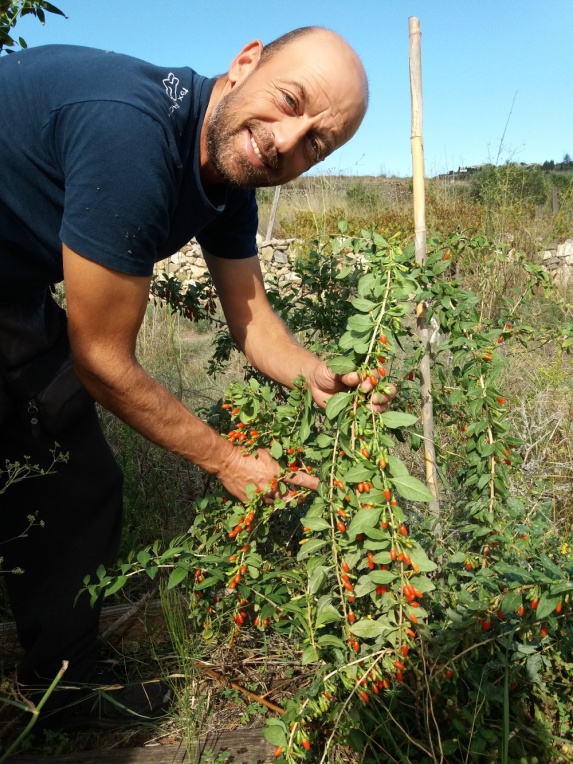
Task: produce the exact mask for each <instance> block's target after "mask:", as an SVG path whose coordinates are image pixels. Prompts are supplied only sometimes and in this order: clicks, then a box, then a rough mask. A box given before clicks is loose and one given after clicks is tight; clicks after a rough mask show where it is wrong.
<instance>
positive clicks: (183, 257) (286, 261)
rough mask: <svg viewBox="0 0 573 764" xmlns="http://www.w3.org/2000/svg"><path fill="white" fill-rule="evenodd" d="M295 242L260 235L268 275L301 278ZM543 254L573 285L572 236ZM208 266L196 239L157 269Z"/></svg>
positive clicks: (180, 273) (194, 273) (187, 279)
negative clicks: (294, 264)
mask: <svg viewBox="0 0 573 764" xmlns="http://www.w3.org/2000/svg"><path fill="white" fill-rule="evenodd" d="M296 244H297V240H296V239H271V240H270V241H263V240H262V239H261V237H258V246H259V259H260V261H261V267H262V270H263V274H264V275H265V277H266V278H268V279H269V280H272V281H274V282H275V283H279V284H281V283H285V282H287V281H290V282H293V283H297V282H300V279H299V277H298V276H296V275H295V274H294V273H293V272H292V270H291V267H290V266H291V263H292V262H293V260H294V258H295V254H296V252H295V248H296ZM541 258H542V263H543V266H544V267H545V269H546V270H547V271H548V273H550V274H551V276H552V278H553V280H554V282H555V283H556V284H559V285H561V286H564V287H571V286H573V239H568V240H567V241H564V242H563V243H562V244H555V245H553V246H551V247H550V248H549V249H548V250H547V251H546V252H543V253H542V255H541ZM206 270H207V268H206V267H205V261H204V260H203V256H202V254H201V248H200V246H199V245H198V244H197V242H195V241H194V240H193V241H191V242H190V243H189V244H186V245H185V246H184V247H182V248H181V250H180V251H179V252H176V253H175V254H174V255H172V256H171V257H170V258H168V259H167V260H163V261H162V262H160V263H157V265H156V271H158V272H161V271H166V272H168V273H170V274H172V275H175V276H177V278H178V279H179V280H180V281H182V282H183V284H184V285H185V284H189V283H191V282H194V281H197V280H198V279H200V278H201V276H203V275H204V274H205V272H206Z"/></svg>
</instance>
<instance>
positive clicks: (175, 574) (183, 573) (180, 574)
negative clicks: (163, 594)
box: [167, 567, 189, 589]
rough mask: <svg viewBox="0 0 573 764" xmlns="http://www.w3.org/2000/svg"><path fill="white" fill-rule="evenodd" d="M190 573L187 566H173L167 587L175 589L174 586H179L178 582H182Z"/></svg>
mask: <svg viewBox="0 0 573 764" xmlns="http://www.w3.org/2000/svg"><path fill="white" fill-rule="evenodd" d="M188 575H189V570H188V569H187V568H180V567H176V568H173V570H172V571H171V575H170V576H169V581H168V582H167V588H168V589H173V587H174V586H177V584H180V583H181V581H183V579H185V578H187V576H188Z"/></svg>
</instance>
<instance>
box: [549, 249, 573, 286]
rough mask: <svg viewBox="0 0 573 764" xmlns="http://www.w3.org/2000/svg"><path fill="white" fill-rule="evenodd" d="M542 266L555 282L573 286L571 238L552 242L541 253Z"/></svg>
mask: <svg viewBox="0 0 573 764" xmlns="http://www.w3.org/2000/svg"><path fill="white" fill-rule="evenodd" d="M542 258H543V267H544V268H545V270H547V271H548V272H549V273H550V274H551V276H552V278H553V281H554V282H555V283H556V284H560V285H561V286H564V287H573V239H567V241H564V242H563V244H554V245H553V246H551V247H550V248H549V249H548V250H546V251H545V252H544V253H543V255H542Z"/></svg>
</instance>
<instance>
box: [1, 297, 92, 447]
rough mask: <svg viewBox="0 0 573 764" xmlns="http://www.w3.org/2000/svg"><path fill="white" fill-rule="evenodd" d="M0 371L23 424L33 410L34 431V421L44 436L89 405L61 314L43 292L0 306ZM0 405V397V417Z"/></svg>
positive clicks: (60, 429)
mask: <svg viewBox="0 0 573 764" xmlns="http://www.w3.org/2000/svg"><path fill="white" fill-rule="evenodd" d="M0 372H1V375H0V376H1V377H3V380H4V386H5V392H6V394H7V395H8V398H9V399H10V400H11V401H13V402H14V403H16V404H18V407H19V408H20V409H21V410H22V413H23V416H24V418H25V419H26V421H29V422H31V419H30V411H31V410H32V409H33V411H34V417H33V418H34V420H35V422H34V428H35V427H37V422H38V419H39V423H40V425H42V426H43V427H44V428H45V429H46V430H47V431H48V432H50V433H58V432H61V431H62V430H63V429H64V428H66V427H68V425H70V424H72V422H74V421H75V420H76V419H77V418H78V417H79V416H80V415H81V414H82V413H83V412H84V411H85V410H86V409H87V408H88V407H89V406H91V405H92V403H93V400H92V398H91V396H90V395H89V393H88V392H87V390H86V389H85V388H84V386H83V385H82V383H81V382H80V380H79V378H78V377H77V375H76V373H75V371H74V364H73V359H72V356H71V351H70V345H69V341H68V334H67V320H66V314H65V311H64V310H62V308H60V307H59V306H58V305H57V304H56V303H55V302H54V299H53V297H52V295H51V293H50V291H49V290H48V289H46V290H45V291H43V292H41V293H36V294H34V295H31V296H29V297H28V298H27V299H26V300H24V301H19V302H16V303H12V304H5V305H0ZM1 407H2V399H1V397H0V414H1ZM34 428H33V429H34Z"/></svg>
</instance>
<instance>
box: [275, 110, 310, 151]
mask: <svg viewBox="0 0 573 764" xmlns="http://www.w3.org/2000/svg"><path fill="white" fill-rule="evenodd" d="M308 129H309V125H308V124H307V121H306V120H305V119H302V118H301V117H290V118H287V119H284V120H281V121H280V122H277V123H275V125H274V128H273V133H274V138H275V148H276V150H277V151H278V153H279V154H288V153H289V152H290V151H292V150H293V149H295V148H296V147H297V146H298V145H299V144H300V143H302V140H303V139H304V137H305V135H306V133H307V132H308Z"/></svg>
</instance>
